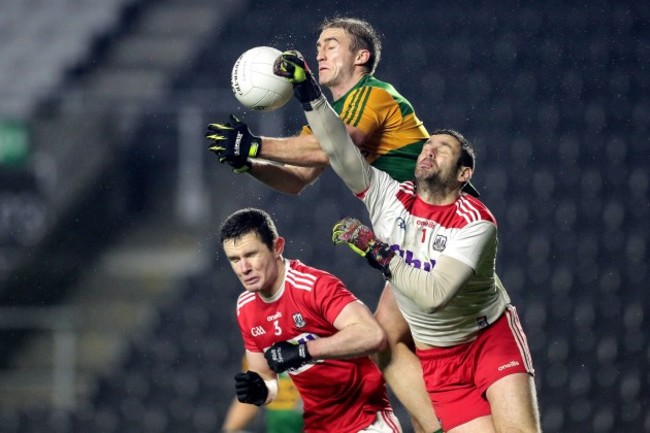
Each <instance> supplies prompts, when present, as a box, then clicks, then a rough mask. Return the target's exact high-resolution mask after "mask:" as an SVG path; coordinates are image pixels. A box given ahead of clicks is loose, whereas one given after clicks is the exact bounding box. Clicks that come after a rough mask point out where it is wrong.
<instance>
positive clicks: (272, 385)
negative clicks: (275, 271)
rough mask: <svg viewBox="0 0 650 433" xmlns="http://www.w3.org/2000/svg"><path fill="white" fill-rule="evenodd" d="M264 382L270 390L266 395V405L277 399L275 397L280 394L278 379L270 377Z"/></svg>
mask: <svg viewBox="0 0 650 433" xmlns="http://www.w3.org/2000/svg"><path fill="white" fill-rule="evenodd" d="M264 384H265V385H266V389H268V390H269V393H268V395H267V396H266V401H264V405H267V404H269V403H271V402H272V401H273V400H275V397H277V396H278V380H277V379H270V380H266V379H264Z"/></svg>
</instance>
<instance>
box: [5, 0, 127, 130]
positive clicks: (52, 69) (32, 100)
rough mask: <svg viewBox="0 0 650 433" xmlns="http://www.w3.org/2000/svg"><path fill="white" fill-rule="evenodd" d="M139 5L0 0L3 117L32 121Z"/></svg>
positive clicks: (112, 0)
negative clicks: (96, 44) (97, 39)
mask: <svg viewBox="0 0 650 433" xmlns="http://www.w3.org/2000/svg"><path fill="white" fill-rule="evenodd" d="M132 1H135V0H106V1H100V2H95V1H87V0H25V1H13V0H0V11H1V12H0V38H2V44H1V45H0V117H9V118H25V119H26V118H28V117H29V115H30V114H31V112H32V110H33V109H34V108H35V106H36V104H37V103H38V102H39V101H40V99H41V98H43V97H44V96H46V95H47V94H48V92H50V91H52V90H54V88H55V87H56V85H57V84H59V83H60V82H61V81H62V80H63V78H64V75H65V73H66V71H67V70H68V68H70V67H72V66H74V65H75V63H76V62H78V61H80V60H81V59H82V58H83V57H84V56H85V55H87V54H89V48H90V46H91V43H92V39H93V37H94V36H97V35H99V34H101V33H102V32H104V31H106V30H107V29H108V28H110V27H111V26H112V25H113V24H114V23H115V22H116V21H117V19H118V17H119V10H120V8H121V7H123V6H124V5H126V4H127V3H129V2H132Z"/></svg>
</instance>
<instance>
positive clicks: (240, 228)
mask: <svg viewBox="0 0 650 433" xmlns="http://www.w3.org/2000/svg"><path fill="white" fill-rule="evenodd" d="M248 233H257V234H258V235H259V237H260V239H261V240H262V242H263V243H264V244H265V245H266V246H267V247H269V250H273V242H274V241H275V240H276V239H277V238H278V229H277V228H276V227H275V223H274V222H273V219H272V218H271V215H269V214H268V213H267V212H265V211H263V210H261V209H256V208H251V207H249V208H244V209H240V210H238V211H236V212H234V213H233V214H231V215H230V216H229V217H228V218H226V220H225V221H224V222H223V224H221V230H220V238H221V245H223V243H224V242H225V241H227V240H230V239H240V238H241V237H243V236H245V235H247V234H248Z"/></svg>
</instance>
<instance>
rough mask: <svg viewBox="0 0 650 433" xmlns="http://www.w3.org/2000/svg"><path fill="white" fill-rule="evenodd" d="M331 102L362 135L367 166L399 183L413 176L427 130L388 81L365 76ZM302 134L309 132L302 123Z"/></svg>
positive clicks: (425, 139) (427, 136)
mask: <svg viewBox="0 0 650 433" xmlns="http://www.w3.org/2000/svg"><path fill="white" fill-rule="evenodd" d="M331 105H332V108H334V110H336V112H337V113H338V114H339V116H340V117H341V118H342V119H343V121H344V122H345V123H346V124H348V125H350V126H354V127H355V128H359V129H360V130H361V131H363V133H364V134H366V139H365V141H364V142H363V144H361V146H360V149H361V153H362V154H363V155H364V156H365V157H366V160H367V161H368V162H369V163H370V164H371V165H373V166H374V167H376V168H378V169H380V170H382V171H385V172H387V173H388V174H390V175H391V177H393V178H394V179H396V180H398V181H400V182H403V181H405V180H409V179H412V178H413V170H414V168H415V161H416V160H417V157H418V155H419V154H420V151H421V150H422V145H423V144H424V142H425V141H427V139H428V138H429V133H428V132H427V130H426V128H425V127H424V125H423V124H422V121H421V120H420V119H418V117H417V116H416V115H415V111H414V110H413V106H412V105H411V103H410V102H409V101H408V100H407V99H406V98H404V97H403V96H402V95H400V94H399V93H398V92H397V90H395V88H394V87H393V86H392V85H391V84H389V83H386V82H384V81H380V80H378V79H376V78H375V77H373V76H371V75H366V76H365V77H363V78H362V79H361V80H359V82H358V83H357V84H355V86H354V87H353V88H352V89H350V90H349V91H348V92H347V93H346V94H345V95H343V96H342V97H341V98H339V99H338V100H336V101H334V102H333V103H332V104H331ZM302 133H303V134H311V133H312V132H311V129H310V128H309V127H308V126H305V127H303V130H302Z"/></svg>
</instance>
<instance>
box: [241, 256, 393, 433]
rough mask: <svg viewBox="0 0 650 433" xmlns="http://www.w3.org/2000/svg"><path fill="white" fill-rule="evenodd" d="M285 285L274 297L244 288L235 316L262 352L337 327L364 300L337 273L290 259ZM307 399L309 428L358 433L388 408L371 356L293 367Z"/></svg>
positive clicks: (247, 342)
mask: <svg viewBox="0 0 650 433" xmlns="http://www.w3.org/2000/svg"><path fill="white" fill-rule="evenodd" d="M286 265H287V266H286V272H285V276H284V283H283V285H282V288H281V289H280V290H279V291H278V292H277V293H276V294H275V295H274V296H273V297H272V298H270V299H267V298H262V297H261V296H260V295H259V294H257V293H250V292H244V293H242V294H241V295H240V296H239V299H238V300H237V321H238V323H239V328H240V330H241V333H242V337H243V340H244V346H245V347H246V349H247V350H250V351H251V352H263V351H264V350H266V349H267V348H268V347H270V346H271V345H272V344H273V343H277V342H280V341H287V340H289V341H308V340H312V339H317V338H321V337H329V336H330V335H333V334H335V333H336V332H337V329H336V328H335V327H334V325H332V323H333V322H334V320H335V319H336V317H337V316H338V315H339V313H340V312H341V310H342V309H343V308H344V307H345V306H346V305H348V304H349V303H350V302H361V301H360V300H359V299H357V297H356V296H354V295H353V294H352V293H351V292H350V291H349V290H347V289H346V288H345V286H344V285H343V282H341V281H340V280H339V279H338V278H336V277H335V276H333V275H331V274H329V273H327V272H324V271H320V270H318V269H314V268H311V267H309V266H305V265H304V264H302V263H301V262H300V261H298V260H287V261H286ZM289 373H290V374H291V378H292V379H293V382H294V384H295V385H296V387H297V388H298V391H299V392H300V395H301V397H302V399H303V402H304V408H305V413H304V424H305V432H308V433H317V432H338V433H356V432H358V431H359V430H363V429H364V428H365V427H367V426H369V425H370V424H372V423H373V422H374V421H375V417H376V412H377V411H381V410H387V409H388V410H390V403H389V401H388V394H387V392H386V387H385V384H384V380H383V378H382V376H381V373H380V371H379V369H378V368H377V367H376V366H375V364H374V363H373V362H372V361H371V360H370V358H368V357H367V356H365V357H361V358H353V359H337V360H330V359H328V360H320V361H313V362H312V363H309V364H307V365H304V366H302V367H300V368H298V369H293V370H289Z"/></svg>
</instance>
